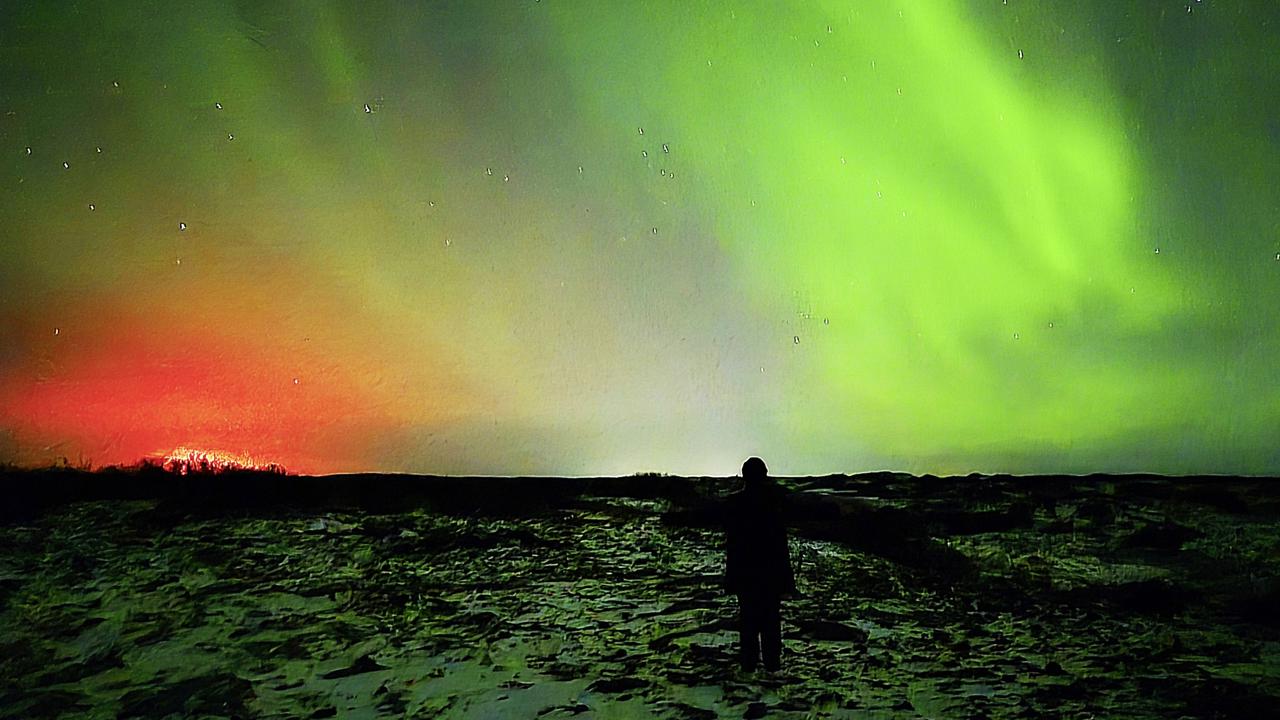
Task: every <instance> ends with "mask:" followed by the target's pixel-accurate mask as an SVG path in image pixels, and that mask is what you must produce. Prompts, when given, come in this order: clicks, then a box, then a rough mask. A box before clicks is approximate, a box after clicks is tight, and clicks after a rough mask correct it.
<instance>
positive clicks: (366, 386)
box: [0, 0, 1280, 475]
mask: <svg viewBox="0 0 1280 720" xmlns="http://www.w3.org/2000/svg"><path fill="white" fill-rule="evenodd" d="M1277 78H1280V3H1272V2H1262V1H1258V2H1230V1H1227V0H1219V1H1216V2H1215V1H1213V0H1205V1H1204V2H1191V3H1190V4H1188V3H1187V2H1183V1H1181V0H1179V1H1177V2H1166V1H1163V0H1134V1H1132V2H1124V1H1122V0H1090V1H1087V2H1072V3H1048V2H1031V1H1029V0H1008V2H1007V3H1005V2H1002V1H1001V0H964V1H961V0H928V1H926V0H899V1H897V2H894V1H892V0H884V1H881V0H876V1H874V2H873V1H870V0H868V1H866V2H849V1H846V2H821V1H815V2H679V1H676V0H672V1H671V2H627V3H622V2H600V1H599V0H583V1H582V2H570V1H568V0H542V1H541V2H535V1H534V0H512V1H507V2H426V1H420V2H403V3H385V4H384V3H379V2H349V3H338V4H327V5H322V4H320V3H312V2H299V3H255V2H239V3H235V2H203V3H198V2H149V3H143V2H130V1H122V0H103V1H101V2H93V1H83V2H76V3H70V2H45V1H39V2H8V3H5V4H4V9H3V13H2V16H0V113H2V115H0V460H3V461H9V462H17V463H20V464H45V463H48V462H50V461H54V460H57V459H58V458H61V457H66V458H68V459H69V460H70V461H71V462H80V461H86V462H92V463H94V464H98V465H101V464H108V463H127V462H133V461H136V460H138V459H139V458H142V457H144V456H160V455H164V454H166V453H169V452H171V451H173V449H174V448H177V447H186V448H194V449H200V450H205V451H210V452H225V453H232V454H235V455H239V456H246V457H251V458H253V459H255V460H261V461H264V462H265V461H274V462H280V463H283V464H284V465H286V466H287V467H289V468H290V469H291V470H298V471H304V472H334V471H346V470H387V471H409V472H433V473H478V474H566V475H583V474H625V473H631V472H638V471H660V472H669V473H681V474H714V475H731V474H734V473H736V472H737V469H738V466H739V465H740V464H741V462H742V460H743V458H745V457H747V456H749V455H753V454H758V455H761V456H763V457H764V458H765V459H766V460H767V461H768V463H769V466H770V469H771V470H772V471H773V472H774V473H775V474H826V473H833V472H856V471H864V470H878V469H895V470H905V471H911V472H916V473H926V472H930V473H939V474H941V473H948V474H951V473H966V472H970V471H979V472H1014V473H1032V472H1073V473H1074V472H1091V471H1112V472H1130V471H1151V472H1163V473H1272V474H1274V473H1280V444H1278V442H1277V438H1278V436H1280V433H1278V432H1277V431H1278V429H1280V362H1278V360H1277V359H1278V358H1280V307H1278V306H1280V190H1278V189H1277V188H1280V90H1278V89H1277V88H1278V87H1280V86H1277Z"/></svg>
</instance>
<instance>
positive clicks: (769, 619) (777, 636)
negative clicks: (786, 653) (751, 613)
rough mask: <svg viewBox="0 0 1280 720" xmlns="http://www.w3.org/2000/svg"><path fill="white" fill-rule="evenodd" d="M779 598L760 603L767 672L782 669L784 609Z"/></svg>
mask: <svg viewBox="0 0 1280 720" xmlns="http://www.w3.org/2000/svg"><path fill="white" fill-rule="evenodd" d="M780 604H781V600H780V599H779V598H776V597H774V598H765V599H764V600H763V602H761V603H760V615H759V618H760V619H759V626H758V627H759V628H760V636H761V645H762V646H763V647H762V649H763V651H764V667H765V669H766V670H778V669H780V668H781V667H782V609H781V607H780Z"/></svg>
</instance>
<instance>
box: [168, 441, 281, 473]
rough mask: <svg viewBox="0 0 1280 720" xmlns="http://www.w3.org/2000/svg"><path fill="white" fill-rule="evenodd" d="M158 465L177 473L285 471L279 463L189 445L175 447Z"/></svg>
mask: <svg viewBox="0 0 1280 720" xmlns="http://www.w3.org/2000/svg"><path fill="white" fill-rule="evenodd" d="M160 465H161V467H163V468H164V469H165V470H168V471H169V472H172V473H177V474H179V475H188V474H192V473H210V474H218V473H224V472H232V471H235V470H256V471H260V472H271V473H279V474H281V475H283V474H284V473H285V472H286V470H285V468H284V466H283V465H280V464H279V463H273V462H261V461H258V460H255V459H254V458H253V457H252V456H250V455H244V454H238V453H230V452H224V451H221V450H196V449H193V448H189V447H177V448H175V449H174V450H173V452H171V453H169V454H167V455H165V456H164V459H163V461H162V462H161V463H160Z"/></svg>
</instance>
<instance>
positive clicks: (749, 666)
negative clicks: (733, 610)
mask: <svg viewBox="0 0 1280 720" xmlns="http://www.w3.org/2000/svg"><path fill="white" fill-rule="evenodd" d="M759 605H760V602H759V600H758V599H757V598H754V597H752V596H751V595H749V594H742V595H739V596H738V661H739V662H740V663H741V664H742V669H743V670H746V671H748V672H749V671H751V670H755V669H756V663H758V662H760V621H759V615H760V611H759Z"/></svg>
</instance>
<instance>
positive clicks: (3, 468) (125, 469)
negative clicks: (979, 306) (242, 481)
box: [0, 464, 1280, 480]
mask: <svg viewBox="0 0 1280 720" xmlns="http://www.w3.org/2000/svg"><path fill="white" fill-rule="evenodd" d="M147 467H148V466H147V465H145V464H139V465H104V466H100V467H87V468H86V467H76V466H74V465H48V466H43V467H22V466H18V465H4V464H0V473H5V474H9V473H40V472H50V471H55V472H81V473H87V474H99V473H103V474H109V473H123V474H130V473H136V472H139V471H141V470H144V469H146V468H147ZM165 472H170V471H165ZM224 473H229V474H258V473H261V474H277V475H286V476H289V477H298V478H307V477H314V478H343V477H351V478H357V477H362V476H382V477H418V478H441V479H467V478H475V479H495V480H517V479H526V480H591V479H626V478H644V477H647V476H648V477H655V478H672V479H683V480H694V479H704V480H735V479H741V477H742V476H741V475H680V474H673V473H663V472H656V471H647V470H646V471H640V472H635V473H630V474H626V475H497V474H484V473H465V474H451V473H420V472H407V471H378V470H356V471H340V472H332V473H306V472H297V473H295V472H290V471H287V469H286V471H285V472H283V473H273V472H272V471H270V470H268V469H263V468H228V469H224V470H218V471H214V472H208V473H201V472H198V471H196V472H191V473H189V474H191V475H204V474H207V475H219V474H224ZM173 474H175V475H181V474H184V473H173ZM885 475H896V476H901V477H902V478H904V479H908V478H909V479H912V480H926V479H934V480H969V479H973V478H1023V479H1027V478H1051V477H1052V478H1073V479H1089V478H1116V479H1139V478H1158V479H1168V480H1188V479H1197V478H1205V479H1211V478H1242V479H1250V480H1280V475H1261V474H1258V475H1255V474H1240V473H1228V472H1209V473H1177V474H1171V473H1159V472H1142V471H1136V472H1107V471H1098V472H1087V473H1068V472H1047V473H1045V472H1041V473H1011V472H979V471H973V472H969V473H965V474H963V475H936V474H933V473H923V474H916V473H912V472H907V471H903V470H863V471H859V472H853V473H848V472H830V473H826V474H822V475H785V474H776V475H775V474H770V475H769V477H771V478H774V479H779V480H821V479H827V478H846V479H857V478H864V477H866V478H870V477H883V476H885Z"/></svg>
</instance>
